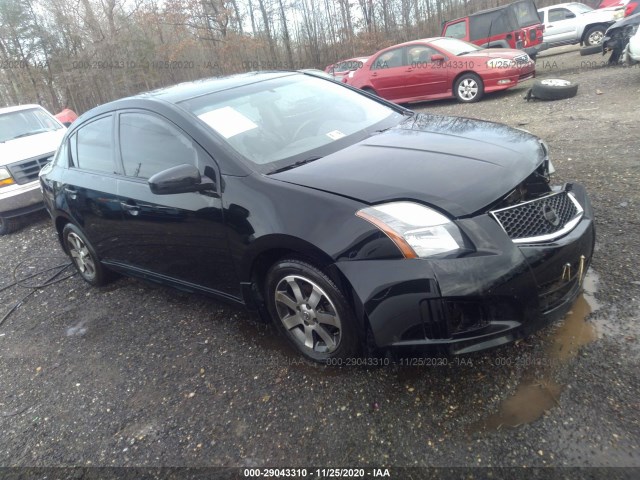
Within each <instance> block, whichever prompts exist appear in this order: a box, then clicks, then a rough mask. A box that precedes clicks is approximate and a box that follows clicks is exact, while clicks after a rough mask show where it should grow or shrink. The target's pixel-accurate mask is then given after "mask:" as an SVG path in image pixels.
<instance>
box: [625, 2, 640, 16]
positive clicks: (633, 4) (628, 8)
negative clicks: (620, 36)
mask: <svg viewBox="0 0 640 480" xmlns="http://www.w3.org/2000/svg"><path fill="white" fill-rule="evenodd" d="M637 6H638V2H629V3H627V6H626V7H625V9H624V16H625V17H628V16H629V15H631V12H633V11H634V10H635V9H636V7H637Z"/></svg>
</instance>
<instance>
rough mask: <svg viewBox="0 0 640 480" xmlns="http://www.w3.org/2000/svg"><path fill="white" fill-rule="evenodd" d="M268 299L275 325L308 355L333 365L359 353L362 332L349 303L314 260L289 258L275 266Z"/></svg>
mask: <svg viewBox="0 0 640 480" xmlns="http://www.w3.org/2000/svg"><path fill="white" fill-rule="evenodd" d="M265 298H266V300H267V307H268V310H269V314H270V316H271V318H272V320H273V322H274V323H275V325H276V327H277V328H278V329H279V330H280V331H281V332H283V333H284V335H285V336H286V337H287V339H288V340H289V342H291V344H292V345H293V346H294V347H295V348H296V349H297V350H298V351H299V352H300V353H302V354H303V355H304V356H305V357H307V358H309V359H311V360H313V361H315V362H319V363H329V364H330V363H331V360H332V359H347V358H353V357H356V356H357V355H358V354H359V352H360V347H359V346H360V345H361V342H360V335H359V334H358V328H357V323H356V320H355V317H354V315H353V312H352V311H351V307H350V305H349V303H348V302H347V300H346V299H345V297H344V295H343V294H342V292H341V291H340V290H339V289H338V287H337V286H336V285H335V284H334V283H333V281H332V280H331V279H330V278H329V277H328V276H327V275H325V274H324V273H323V272H322V271H321V270H320V269H318V268H316V267H315V266H313V265H312V264H311V263H307V262H305V261H302V260H298V259H293V258H290V259H285V260H281V261H279V262H277V263H276V264H275V265H273V266H272V267H271V269H270V270H269V272H268V274H267V278H266V282H265Z"/></svg>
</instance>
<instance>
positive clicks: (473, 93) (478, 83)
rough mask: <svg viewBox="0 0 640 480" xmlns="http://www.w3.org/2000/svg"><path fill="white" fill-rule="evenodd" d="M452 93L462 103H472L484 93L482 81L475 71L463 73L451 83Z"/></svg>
mask: <svg viewBox="0 0 640 480" xmlns="http://www.w3.org/2000/svg"><path fill="white" fill-rule="evenodd" d="M453 93H454V95H455V96H456V98H457V99H458V101H460V102H462V103H474V102H477V101H478V100H480V99H481V98H482V96H483V95H484V83H482V79H481V78H480V77H479V76H478V75H476V74H475V73H464V74H462V75H461V76H460V77H459V78H458V79H457V80H456V81H455V83H454V84H453Z"/></svg>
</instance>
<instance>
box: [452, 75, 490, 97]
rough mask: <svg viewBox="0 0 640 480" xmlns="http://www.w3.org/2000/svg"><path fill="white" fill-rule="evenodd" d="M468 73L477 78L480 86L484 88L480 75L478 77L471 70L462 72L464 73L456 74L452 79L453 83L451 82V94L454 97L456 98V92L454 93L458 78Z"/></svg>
mask: <svg viewBox="0 0 640 480" xmlns="http://www.w3.org/2000/svg"><path fill="white" fill-rule="evenodd" d="M468 73H470V74H472V75H475V76H476V77H478V78H479V79H480V81H481V82H482V85H483V86H484V80H483V78H482V75H480V74H479V73H478V72H474V71H473V70H464V71H462V72H460V73H458V74H457V75H456V76H455V77H453V81H452V82H451V94H452V95H453V96H454V97H455V96H456V92H455V89H456V83H458V80H460V77H462V76H463V75H466V74H468Z"/></svg>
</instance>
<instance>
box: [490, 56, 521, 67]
mask: <svg viewBox="0 0 640 480" xmlns="http://www.w3.org/2000/svg"><path fill="white" fill-rule="evenodd" d="M514 65H515V62H514V61H513V60H511V59H510V58H492V59H491V60H488V61H487V67H489V68H511V67H513V66H514Z"/></svg>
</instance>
